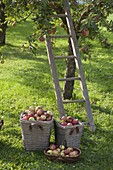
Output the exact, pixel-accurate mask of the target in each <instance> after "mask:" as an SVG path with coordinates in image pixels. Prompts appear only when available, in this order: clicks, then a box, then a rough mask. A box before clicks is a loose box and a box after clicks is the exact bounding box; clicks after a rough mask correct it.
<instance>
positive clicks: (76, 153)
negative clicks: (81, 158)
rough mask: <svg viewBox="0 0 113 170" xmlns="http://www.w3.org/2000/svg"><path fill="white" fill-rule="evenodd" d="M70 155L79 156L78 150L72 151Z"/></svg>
mask: <svg viewBox="0 0 113 170" xmlns="http://www.w3.org/2000/svg"><path fill="white" fill-rule="evenodd" d="M69 156H70V157H76V156H78V151H72V152H70V153H69Z"/></svg>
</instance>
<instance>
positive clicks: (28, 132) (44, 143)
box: [20, 114, 53, 150]
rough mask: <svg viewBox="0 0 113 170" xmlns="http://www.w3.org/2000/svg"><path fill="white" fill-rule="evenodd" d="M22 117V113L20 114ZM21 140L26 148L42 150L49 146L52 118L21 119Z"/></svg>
mask: <svg viewBox="0 0 113 170" xmlns="http://www.w3.org/2000/svg"><path fill="white" fill-rule="evenodd" d="M21 117H22V114H21ZM21 117H20V125H21V129H22V141H23V145H24V148H25V149H26V150H43V149H45V148H47V147H48V146H49V142H50V135H51V130H52V124H53V118H52V120H51V121H27V120H26V121H25V120H21Z"/></svg>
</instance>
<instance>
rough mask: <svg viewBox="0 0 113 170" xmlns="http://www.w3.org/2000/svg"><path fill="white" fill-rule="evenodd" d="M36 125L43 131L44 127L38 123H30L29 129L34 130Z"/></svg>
mask: <svg viewBox="0 0 113 170" xmlns="http://www.w3.org/2000/svg"><path fill="white" fill-rule="evenodd" d="M35 125H36V126H37V127H39V128H40V129H41V130H43V127H42V126H41V125H39V124H38V123H30V125H29V129H30V130H32V127H33V126H35Z"/></svg>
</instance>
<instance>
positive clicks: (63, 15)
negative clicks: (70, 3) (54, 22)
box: [51, 14, 67, 17]
mask: <svg viewBox="0 0 113 170" xmlns="http://www.w3.org/2000/svg"><path fill="white" fill-rule="evenodd" d="M51 16H52V17H67V15H66V14H55V15H51Z"/></svg>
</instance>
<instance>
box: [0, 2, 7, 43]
mask: <svg viewBox="0 0 113 170" xmlns="http://www.w3.org/2000/svg"><path fill="white" fill-rule="evenodd" d="M6 28H7V23H6V21H5V5H4V3H3V2H1V1H0V45H5V37H6Z"/></svg>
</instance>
